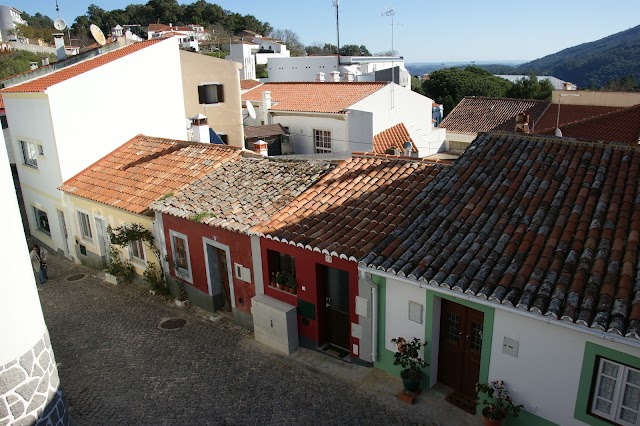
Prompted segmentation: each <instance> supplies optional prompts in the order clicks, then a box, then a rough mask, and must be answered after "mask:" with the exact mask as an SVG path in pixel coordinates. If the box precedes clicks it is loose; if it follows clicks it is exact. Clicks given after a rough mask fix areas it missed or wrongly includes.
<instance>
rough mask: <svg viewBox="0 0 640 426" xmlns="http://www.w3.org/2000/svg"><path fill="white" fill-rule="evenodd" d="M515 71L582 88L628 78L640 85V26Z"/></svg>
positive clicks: (559, 53)
mask: <svg viewBox="0 0 640 426" xmlns="http://www.w3.org/2000/svg"><path fill="white" fill-rule="evenodd" d="M514 71H515V72H514V73H517V74H527V73H529V72H535V73H536V74H537V75H552V76H554V77H558V78H560V79H562V80H565V81H570V82H572V83H575V84H577V85H578V87H579V88H589V87H601V86H602V85H604V83H606V82H607V81H609V80H614V79H620V78H622V77H625V76H627V75H633V76H634V77H635V78H636V81H640V25H639V26H637V27H634V28H631V29H628V30H626V31H622V32H619V33H617V34H613V35H610V36H608V37H605V38H603V39H600V40H597V41H593V42H591V43H583V44H580V45H578V46H574V47H570V48H568V49H564V50H561V51H560V52H558V53H554V54H552V55H548V56H545V57H543V58H540V59H536V60H534V61H531V62H527V63H525V64H522V65H520V66H518V67H516V68H515V70H514Z"/></svg>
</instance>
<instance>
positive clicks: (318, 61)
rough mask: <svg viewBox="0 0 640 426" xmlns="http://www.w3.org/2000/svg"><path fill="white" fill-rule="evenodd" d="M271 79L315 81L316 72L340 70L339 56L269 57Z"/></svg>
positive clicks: (326, 72)
mask: <svg viewBox="0 0 640 426" xmlns="http://www.w3.org/2000/svg"><path fill="white" fill-rule="evenodd" d="M268 68H269V81H271V82H278V81H315V79H316V74H317V73H319V72H323V73H325V76H326V77H328V76H329V73H330V72H331V71H339V69H338V57H337V56H295V57H293V58H282V57H277V58H276V57H274V58H269V62H268Z"/></svg>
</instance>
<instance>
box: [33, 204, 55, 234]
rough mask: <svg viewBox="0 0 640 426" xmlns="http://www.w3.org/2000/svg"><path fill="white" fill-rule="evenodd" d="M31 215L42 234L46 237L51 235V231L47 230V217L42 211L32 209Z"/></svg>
mask: <svg viewBox="0 0 640 426" xmlns="http://www.w3.org/2000/svg"><path fill="white" fill-rule="evenodd" d="M33 213H34V214H35V216H36V227H37V228H38V229H39V230H40V231H42V232H44V233H45V234H47V235H51V230H50V229H49V217H48V216H47V214H46V213H45V212H43V211H42V210H40V209H38V208H36V207H34V208H33Z"/></svg>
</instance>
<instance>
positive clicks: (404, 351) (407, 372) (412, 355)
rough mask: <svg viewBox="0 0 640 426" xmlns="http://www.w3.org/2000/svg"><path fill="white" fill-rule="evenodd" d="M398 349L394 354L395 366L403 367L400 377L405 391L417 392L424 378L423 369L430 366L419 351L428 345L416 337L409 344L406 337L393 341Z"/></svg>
mask: <svg viewBox="0 0 640 426" xmlns="http://www.w3.org/2000/svg"><path fill="white" fill-rule="evenodd" d="M391 342H392V343H395V344H396V345H397V347H398V351H397V352H396V353H395V354H393V365H399V366H401V367H402V369H403V370H402V371H401V372H400V377H401V378H402V384H403V385H404V388H405V390H407V391H409V392H416V391H417V390H418V389H419V388H420V379H421V378H422V369H423V368H425V367H427V366H428V365H429V364H428V363H427V362H426V361H425V360H424V359H422V358H420V355H419V353H418V351H419V350H420V349H421V348H423V347H424V346H426V345H427V343H426V342H425V343H421V342H420V339H418V338H417V337H414V338H413V340H411V341H410V342H407V341H406V340H405V339H404V337H398V338H397V339H391Z"/></svg>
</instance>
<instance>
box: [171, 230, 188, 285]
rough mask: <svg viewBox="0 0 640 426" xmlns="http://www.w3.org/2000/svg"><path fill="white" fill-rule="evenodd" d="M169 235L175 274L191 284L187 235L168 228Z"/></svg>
mask: <svg viewBox="0 0 640 426" xmlns="http://www.w3.org/2000/svg"><path fill="white" fill-rule="evenodd" d="M169 237H170V238H171V252H172V253H173V266H174V270H175V273H176V276H177V277H178V278H181V279H183V280H186V281H189V282H190V283H192V284H193V278H192V275H191V260H190V259H189V240H188V239H187V236H186V235H184V234H181V233H179V232H176V231H173V230H169Z"/></svg>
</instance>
